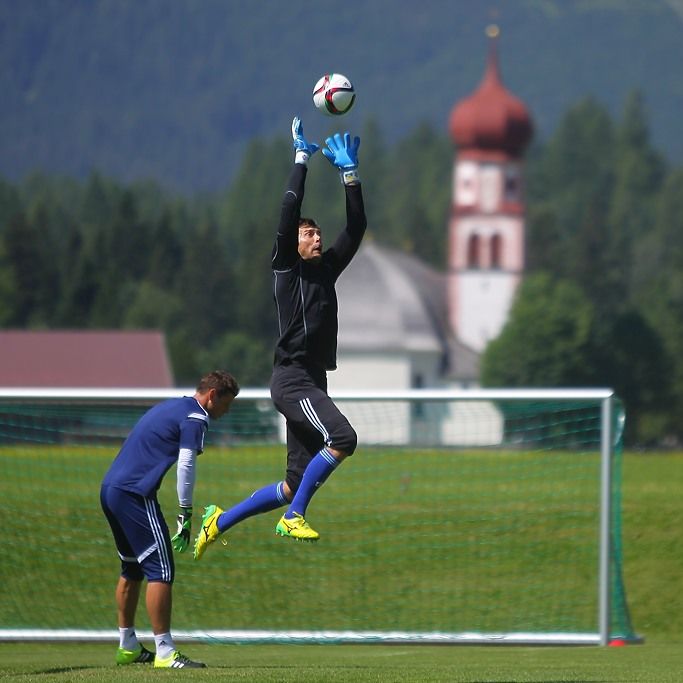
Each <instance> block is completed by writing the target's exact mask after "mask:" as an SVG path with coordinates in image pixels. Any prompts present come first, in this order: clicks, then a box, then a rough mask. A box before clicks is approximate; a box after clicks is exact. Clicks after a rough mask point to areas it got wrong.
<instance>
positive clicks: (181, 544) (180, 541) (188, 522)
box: [171, 508, 192, 553]
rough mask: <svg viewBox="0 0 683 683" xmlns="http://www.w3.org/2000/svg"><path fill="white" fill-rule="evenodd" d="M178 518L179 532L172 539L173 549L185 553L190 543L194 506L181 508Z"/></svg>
mask: <svg viewBox="0 0 683 683" xmlns="http://www.w3.org/2000/svg"><path fill="white" fill-rule="evenodd" d="M177 520H178V533H177V534H176V535H175V536H174V537H173V538H172V539H171V545H172V546H173V550H175V551H176V552H178V553H184V552H185V551H186V550H187V546H188V545H190V534H191V533H192V508H180V514H179V515H178V517H177Z"/></svg>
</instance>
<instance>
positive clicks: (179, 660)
mask: <svg viewBox="0 0 683 683" xmlns="http://www.w3.org/2000/svg"><path fill="white" fill-rule="evenodd" d="M154 668H155V669H186V668H187V669H205V668H206V664H204V663H203V662H194V661H192V660H191V659H190V658H189V657H186V656H185V655H181V654H180V652H178V650H173V652H171V654H170V655H169V656H168V657H166V658H165V659H162V658H161V657H155V658H154Z"/></svg>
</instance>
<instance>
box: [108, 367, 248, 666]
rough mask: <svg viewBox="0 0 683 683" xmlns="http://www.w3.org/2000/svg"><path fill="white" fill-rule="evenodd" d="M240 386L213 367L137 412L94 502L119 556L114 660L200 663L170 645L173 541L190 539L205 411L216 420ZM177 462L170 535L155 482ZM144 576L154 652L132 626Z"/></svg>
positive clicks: (181, 543)
mask: <svg viewBox="0 0 683 683" xmlns="http://www.w3.org/2000/svg"><path fill="white" fill-rule="evenodd" d="M239 390H240V389H239V385H238V384H237V382H236V381H235V378H234V377H233V376H232V375H230V374H229V373H227V372H222V371H216V372H211V373H209V374H208V375H206V376H205V377H203V378H202V379H201V380H200V382H199V384H198V386H197V389H196V392H195V394H194V396H185V397H182V398H172V399H169V400H167V401H164V402H162V403H159V404H157V405H156V406H154V407H153V408H151V409H150V410H149V411H147V412H146V413H145V414H144V415H143V416H142V417H141V418H140V420H139V421H138V423H137V424H136V425H135V427H134V428H133V430H132V431H131V433H130V434H129V435H128V438H127V439H126V441H125V442H124V444H123V446H122V447H121V450H120V451H119V453H118V455H117V456H116V458H115V459H114V461H113V462H112V464H111V466H110V468H109V471H108V472H107V474H106V475H105V477H104V480H103V481H102V487H101V490H100V502H101V504H102V510H103V511H104V514H105V516H106V518H107V520H108V522H109V525H110V526H111V530H112V534H113V536H114V541H115V543H116V549H117V551H118V554H119V557H120V559H121V576H120V577H119V581H118V584H117V586H116V603H117V606H118V623H119V635H120V640H119V648H118V650H117V652H116V663H117V664H136V663H142V664H148V663H149V664H151V663H152V662H153V663H154V666H155V667H167V668H172V669H182V668H186V667H189V668H203V667H204V666H205V665H204V664H202V663H201V662H195V661H192V660H191V659H188V658H187V657H185V656H184V655H182V654H181V653H180V652H179V651H178V650H176V648H175V645H174V643H173V638H172V636H171V602H172V587H173V579H174V577H175V565H174V562H173V553H172V549H175V550H176V551H178V552H181V553H182V552H184V551H185V550H186V549H187V547H188V545H189V542H190V534H191V527H192V495H193V491H194V482H195V459H196V456H197V455H199V453H201V452H202V450H203V448H204V434H205V433H206V431H207V429H208V428H209V421H210V418H211V419H214V420H217V419H218V418H219V417H222V416H223V415H224V414H225V413H227V412H228V410H229V409H230V406H231V404H232V402H233V399H234V398H235V396H237V394H238V393H239ZM176 462H177V463H178V467H177V492H178V503H179V505H180V514H179V515H178V533H177V534H176V535H175V536H174V537H173V538H171V537H170V534H169V531H168V526H167V525H166V521H165V520H164V516H163V514H162V512H161V508H160V506H159V501H158V500H157V490H158V489H159V486H160V485H161V482H162V480H163V478H164V476H165V474H166V472H168V470H169V469H170V468H171V467H172V466H173V464H174V463H176ZM143 578H146V579H147V594H146V605H147V612H148V613H149V620H150V623H151V625H152V630H153V632H154V640H155V644H156V656H155V654H154V653H152V652H151V651H150V650H148V649H147V648H146V647H145V646H144V645H142V644H141V643H140V642H139V641H138V638H137V635H136V633H135V613H136V611H137V606H138V600H139V598H140V589H141V587H142V580H143Z"/></svg>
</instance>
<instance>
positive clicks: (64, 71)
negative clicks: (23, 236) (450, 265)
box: [0, 0, 683, 191]
mask: <svg viewBox="0 0 683 683" xmlns="http://www.w3.org/2000/svg"><path fill="white" fill-rule="evenodd" d="M494 5H495V8H496V9H495V11H494V10H492V9H491V7H492V6H494ZM677 7H678V5H677V3H675V2H673V0H671V1H670V2H666V1H665V0H629V2H618V1H616V0H594V1H592V2H579V1H576V2H568V1H566V0H500V1H499V2H496V3H488V2H475V1H474V0H424V1H423V2H421V3H419V4H416V3H414V2H412V0H372V1H371V2H362V1H361V0H350V1H349V2H344V3H339V2H333V1H332V0H317V1H316V2H310V1H306V0H288V1H287V2H283V1H282V0H258V1H253V2H247V1H246V0H139V1H136V2H133V1H132V0H91V1H87V2H85V1H78V2H76V1H71V2H64V1H63V0H23V1H22V2H21V3H20V2H16V0H0V64H2V67H1V68H0V90H1V91H2V102H3V105H2V107H0V129H1V130H2V135H1V136H0V174H2V175H4V176H6V177H8V178H10V179H12V180H16V179H19V178H21V177H23V176H24V175H25V174H26V173H28V172H30V171H32V170H36V169H40V170H43V171H46V172H48V173H60V174H62V173H63V174H67V175H75V176H78V177H83V176H84V175H85V174H87V173H88V172H89V171H90V170H92V169H97V170H99V171H101V172H103V173H104V174H106V175H110V176H113V177H115V178H118V179H120V180H122V181H130V180H132V179H138V178H153V179H155V180H158V181H160V182H161V183H163V184H165V185H167V186H168V187H170V188H173V189H179V190H183V191H195V190H201V189H218V188H221V187H224V186H225V185H226V184H227V183H228V182H229V181H230V179H231V178H232V175H233V173H234V171H235V169H236V168H237V167H238V166H239V163H240V161H241V158H242V153H243V151H244V148H245V144H246V142H247V141H249V140H251V139H252V138H253V137H254V136H267V137H270V136H274V135H276V134H282V133H286V131H287V129H288V126H289V122H290V120H291V116H292V115H293V114H295V113H299V114H301V115H302V116H303V117H304V120H305V121H306V125H307V129H308V130H309V131H310V132H311V133H312V134H313V135H320V134H322V133H324V132H326V131H327V129H328V126H329V125H330V123H331V121H329V120H327V119H323V118H322V117H320V116H319V115H318V114H316V113H315V112H314V110H313V108H312V104H311V101H310V91H311V89H312V87H313V85H314V83H315V82H316V80H317V79H318V77H319V76H320V75H321V74H322V73H325V72H327V71H340V72H342V73H345V74H346V75H348V76H350V77H351V78H352V80H353V81H354V84H355V86H356V89H357V91H358V99H357V104H356V106H355V109H354V111H353V112H352V114H350V115H349V116H348V117H346V118H345V119H344V124H346V125H348V126H352V127H355V128H359V127H360V125H361V124H362V123H364V122H365V121H366V120H367V119H369V118H374V119H375V120H376V121H377V122H378V125H379V128H380V130H381V131H382V133H383V135H384V136H385V138H386V141H387V143H388V144H392V143H393V142H394V141H396V140H397V139H400V138H401V137H403V136H404V135H406V134H407V133H409V132H410V131H412V130H414V129H415V128H416V127H417V126H418V125H419V124H420V123H421V122H424V121H426V122H429V123H431V124H433V125H434V126H435V127H436V128H437V129H438V130H445V129H446V123H447V119H448V114H449V112H450V109H451V107H452V106H453V105H454V103H455V102H457V101H458V100H459V99H460V98H462V97H464V96H465V95H467V94H468V93H470V92H471V91H472V90H473V89H474V88H475V87H476V85H477V84H478V82H479V79H480V78H481V75H482V71H483V67H484V62H485V58H486V39H485V37H484V28H485V26H486V25H487V24H488V23H490V22H491V21H497V22H498V23H499V24H500V26H501V27H502V35H501V41H500V55H501V61H502V67H503V76H504V79H505V82H506V84H507V85H508V87H509V88H510V89H511V90H512V91H514V92H515V93H516V94H517V95H519V96H520V97H522V98H523V99H524V101H525V102H526V103H527V104H528V106H529V108H530V110H531V111H532V113H533V116H534V119H535V121H536V126H537V130H538V132H539V135H540V136H541V137H544V136H547V135H549V134H551V133H552V132H553V130H554V127H555V125H556V123H557V121H558V119H559V118H560V117H561V116H562V115H563V113H564V112H565V111H566V110H567V108H568V107H569V106H570V105H571V104H573V103H575V102H576V101H577V100H578V99H579V98H581V97H583V96H585V95H588V94H592V95H594V96H596V97H597V98H598V99H599V100H600V101H602V102H603V103H604V104H605V105H606V106H607V107H608V108H609V109H610V110H611V111H612V112H617V111H618V110H619V109H620V108H621V106H622V105H623V102H624V99H625V97H626V95H627V93H628V92H630V91H631V90H633V89H641V90H642V92H643V93H644V95H645V98H646V102H647V105H648V107H649V109H650V111H651V121H652V128H653V140H654V142H655V144H656V145H657V146H658V147H659V148H660V149H661V150H662V151H663V152H664V153H665V154H666V155H667V156H669V158H671V159H672V160H674V161H676V162H678V161H679V160H680V159H681V158H683V133H682V132H681V128H680V125H679V113H680V111H682V110H683V86H681V80H680V75H679V70H680V64H681V63H683V41H681V40H680V32H681V22H682V21H683V17H682V16H681V10H680V9H677Z"/></svg>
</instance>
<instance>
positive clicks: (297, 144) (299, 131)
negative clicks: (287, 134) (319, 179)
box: [292, 116, 320, 166]
mask: <svg viewBox="0 0 683 683" xmlns="http://www.w3.org/2000/svg"><path fill="white" fill-rule="evenodd" d="M292 140H293V144H294V163H295V164H303V165H304V166H306V165H307V164H308V160H309V158H310V157H312V156H313V155H314V154H315V153H316V152H317V151H318V150H319V149H320V147H318V145H316V144H315V143H314V142H308V141H307V140H306V138H305V137H304V124H303V123H301V119H300V118H299V117H298V116H295V117H294V120H293V121H292Z"/></svg>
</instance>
